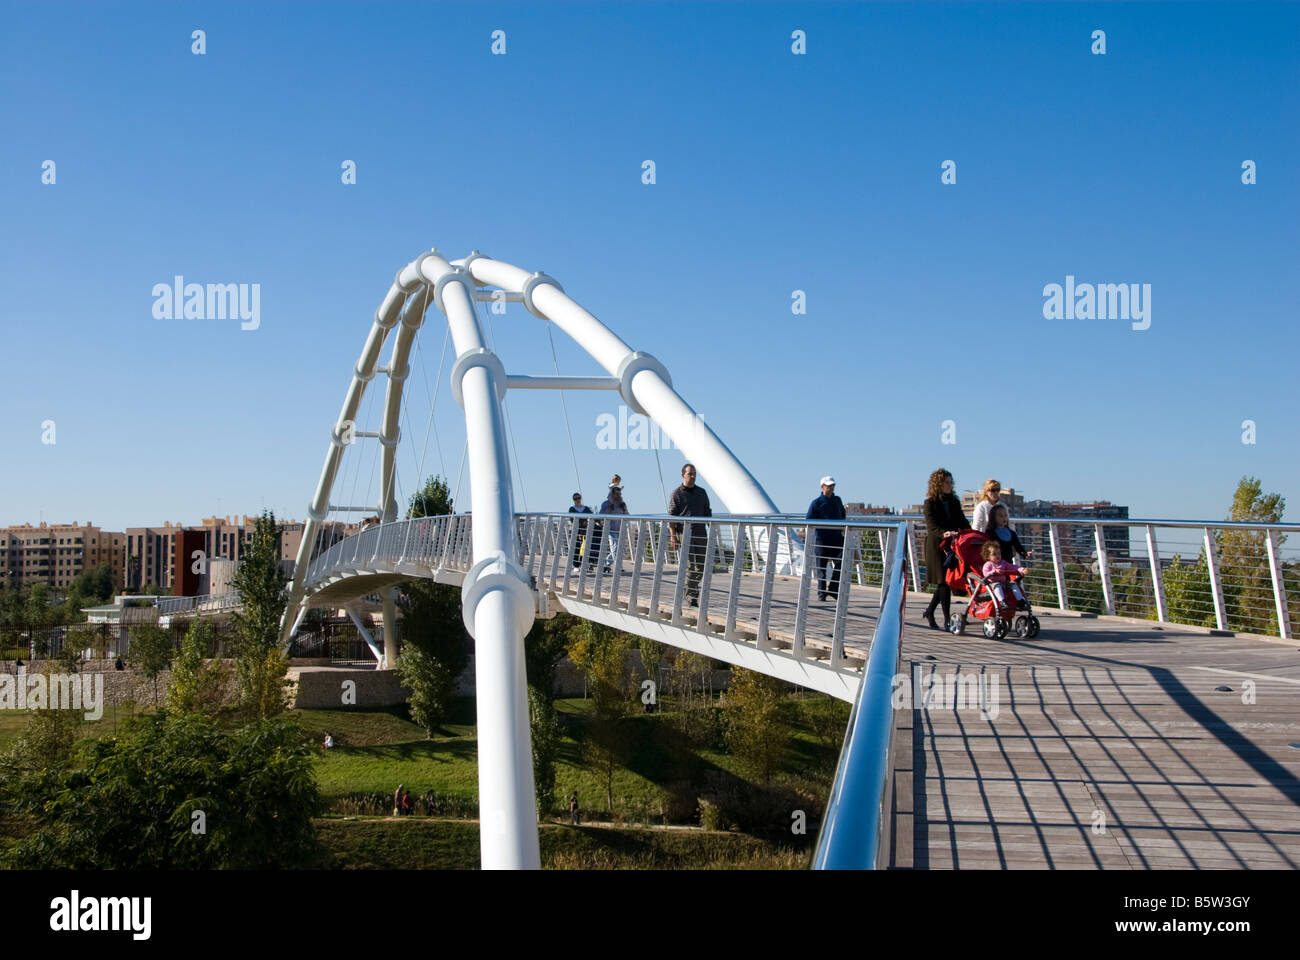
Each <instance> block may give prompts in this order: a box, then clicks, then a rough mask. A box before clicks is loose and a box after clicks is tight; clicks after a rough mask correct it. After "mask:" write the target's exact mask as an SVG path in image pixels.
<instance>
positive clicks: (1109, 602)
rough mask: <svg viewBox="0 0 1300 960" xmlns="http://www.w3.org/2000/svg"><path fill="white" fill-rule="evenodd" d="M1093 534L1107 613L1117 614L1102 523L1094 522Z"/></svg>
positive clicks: (1109, 614)
mask: <svg viewBox="0 0 1300 960" xmlns="http://www.w3.org/2000/svg"><path fill="white" fill-rule="evenodd" d="M1092 529H1093V535H1094V536H1095V538H1096V540H1097V572H1098V574H1100V575H1101V595H1102V599H1103V601H1104V602H1105V605H1106V607H1105V609H1106V615H1107V616H1111V617H1113V616H1114V615H1115V592H1114V591H1113V590H1112V589H1111V585H1110V556H1109V554H1107V553H1106V538H1105V537H1104V536H1103V535H1102V532H1101V524H1100V523H1095V524H1093V528H1092Z"/></svg>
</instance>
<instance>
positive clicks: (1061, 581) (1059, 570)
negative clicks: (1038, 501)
mask: <svg viewBox="0 0 1300 960" xmlns="http://www.w3.org/2000/svg"><path fill="white" fill-rule="evenodd" d="M1047 542H1048V544H1049V545H1050V546H1051V548H1052V574H1053V575H1054V576H1055V578H1056V602H1057V603H1058V604H1059V605H1060V608H1061V609H1062V610H1069V609H1070V600H1069V598H1068V597H1067V596H1066V594H1065V565H1064V564H1063V563H1062V562H1061V538H1060V537H1058V536H1057V535H1056V524H1054V523H1049V524H1048V525H1047Z"/></svg>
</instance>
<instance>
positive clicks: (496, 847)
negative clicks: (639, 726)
mask: <svg viewBox="0 0 1300 960" xmlns="http://www.w3.org/2000/svg"><path fill="white" fill-rule="evenodd" d="M417 268H418V269H417V272H418V273H419V274H421V279H422V280H423V282H425V283H426V284H428V285H430V286H431V287H432V288H433V295H434V301H435V302H436V303H437V304H438V306H439V307H440V308H441V309H442V311H443V313H445V314H446V316H447V322H448V324H449V325H450V327H451V336H452V340H453V342H454V343H455V347H456V362H455V364H454V365H453V367H452V376H451V385H452V390H453V392H454V393H455V395H456V398H457V400H458V401H459V402H460V404H461V406H462V407H463V408H464V410H465V430H466V440H467V443H468V453H467V460H468V463H469V477H470V497H471V502H472V506H473V523H472V524H471V527H470V536H471V538H472V540H473V545H474V546H473V560H474V565H473V567H472V568H471V570H470V571H469V572H468V573H467V574H466V575H465V579H464V583H463V586H462V608H463V610H464V615H465V625H466V628H467V629H468V630H469V632H470V635H471V636H473V637H474V657H475V671H474V672H475V682H476V693H477V700H478V768H479V769H478V774H479V776H478V781H479V821H480V826H479V837H480V849H481V853H482V865H483V868H484V869H502V868H507V869H509V868H514V869H519V868H523V869H539V868H540V866H541V854H540V851H539V847H538V840H537V803H536V799H535V797H534V793H533V758H532V745H531V736H530V733H529V728H528V692H527V685H526V679H525V674H524V644H523V639H524V634H526V633H527V632H528V629H529V627H531V625H532V620H533V613H534V610H535V601H534V599H533V594H532V588H531V586H530V585H529V580H528V575H527V574H526V573H524V571H523V570H522V568H520V567H519V565H518V556H517V554H518V540H517V538H516V536H515V519H514V504H513V502H512V496H511V484H510V463H509V459H508V457H507V455H506V444H505V425H504V419H503V415H502V410H501V400H502V398H503V397H504V395H505V389H506V387H505V369H504V367H503V366H502V364H501V361H500V360H499V359H498V358H497V357H496V355H495V354H492V353H490V352H489V351H488V350H487V349H486V346H485V344H484V340H483V334H482V331H481V330H480V328H479V323H478V316H477V314H476V312H475V310H474V303H473V300H472V299H471V298H472V296H473V293H474V291H473V282H472V280H471V279H470V277H469V275H468V274H466V273H465V272H464V271H462V270H460V269H459V268H457V269H456V270H455V271H453V270H452V268H451V266H450V265H449V264H448V263H447V261H446V260H444V259H443V258H442V257H440V256H437V255H436V254H427V255H425V256H424V257H422V258H420V260H419V261H418V262H417ZM401 279H404V274H399V280H401Z"/></svg>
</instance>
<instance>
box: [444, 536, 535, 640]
mask: <svg viewBox="0 0 1300 960" xmlns="http://www.w3.org/2000/svg"><path fill="white" fill-rule="evenodd" d="M495 589H504V590H506V591H507V592H508V593H509V594H510V598H511V605H512V607H513V612H514V618H515V629H516V630H517V631H518V636H519V637H521V638H522V637H523V636H524V635H525V634H526V633H528V631H529V630H530V629H531V628H532V625H533V619H534V618H535V617H536V615H537V598H536V595H535V594H534V592H533V585H532V578H531V577H529V576H528V574H527V573H526V572H525V571H524V568H523V567H521V566H519V564H517V563H515V562H514V561H513V560H511V559H510V558H509V557H507V556H506V555H505V554H504V553H503V552H501V551H500V550H497V551H495V552H493V553H492V554H490V555H488V556H486V557H484V558H483V559H482V560H480V561H479V562H478V563H476V564H474V566H472V567H470V569H469V572H468V573H466V574H465V579H464V581H463V582H462V583H461V587H460V598H461V616H462V617H463V618H464V621H465V629H466V630H468V631H469V635H470V636H471V637H474V636H475V632H474V620H475V615H476V611H477V609H478V604H479V601H480V600H482V599H483V597H484V596H485V595H486V594H487V593H488V592H489V591H491V590H495Z"/></svg>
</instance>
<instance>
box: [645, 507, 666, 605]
mask: <svg viewBox="0 0 1300 960" xmlns="http://www.w3.org/2000/svg"><path fill="white" fill-rule="evenodd" d="M652 545H653V544H652ZM667 552H668V522H667V521H666V520H660V521H659V545H658V549H657V550H655V566H654V574H653V576H651V578H650V605H649V609H648V611H647V616H649V617H650V619H651V620H661V619H663V618H662V617H661V616H660V614H659V592H660V590H661V589H662V587H663V582H664V554H666V553H667Z"/></svg>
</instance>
